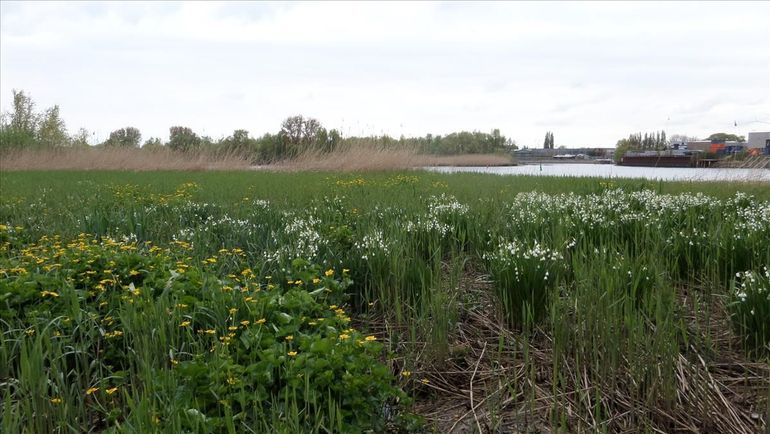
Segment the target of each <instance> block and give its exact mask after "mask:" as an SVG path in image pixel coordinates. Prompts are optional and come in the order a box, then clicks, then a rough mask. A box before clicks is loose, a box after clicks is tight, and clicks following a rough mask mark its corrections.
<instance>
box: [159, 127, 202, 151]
mask: <svg viewBox="0 0 770 434" xmlns="http://www.w3.org/2000/svg"><path fill="white" fill-rule="evenodd" d="M167 146H168V148H169V149H171V150H173V151H179V152H189V151H196V150H198V149H199V148H200V147H201V138H200V137H198V135H197V134H195V133H194V132H193V130H191V129H190V128H187V127H171V128H169V137H168V143H167Z"/></svg>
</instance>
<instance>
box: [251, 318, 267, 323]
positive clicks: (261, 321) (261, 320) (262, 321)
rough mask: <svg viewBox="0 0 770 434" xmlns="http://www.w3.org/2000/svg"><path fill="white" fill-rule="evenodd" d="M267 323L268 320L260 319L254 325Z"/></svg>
mask: <svg viewBox="0 0 770 434" xmlns="http://www.w3.org/2000/svg"><path fill="white" fill-rule="evenodd" d="M265 321H267V320H266V319H264V318H261V319H258V320H256V321H254V324H264V323H265Z"/></svg>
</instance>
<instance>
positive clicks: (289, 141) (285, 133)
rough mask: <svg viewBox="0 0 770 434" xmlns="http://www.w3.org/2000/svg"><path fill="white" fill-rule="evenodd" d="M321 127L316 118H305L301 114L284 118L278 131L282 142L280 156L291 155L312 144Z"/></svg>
mask: <svg viewBox="0 0 770 434" xmlns="http://www.w3.org/2000/svg"><path fill="white" fill-rule="evenodd" d="M322 128H323V127H322V126H321V123H320V122H319V121H318V120H317V119H313V118H309V117H308V118H305V117H303V116H302V115H296V116H290V117H288V118H286V119H284V121H283V122H282V123H281V132H280V133H278V135H279V136H280V137H281V142H282V144H283V149H282V150H281V154H282V155H281V156H288V157H293V156H295V155H297V154H299V153H300V152H301V151H303V150H305V149H308V148H310V147H312V146H314V145H315V144H316V140H317V139H318V135H319V132H320V130H321V129H322Z"/></svg>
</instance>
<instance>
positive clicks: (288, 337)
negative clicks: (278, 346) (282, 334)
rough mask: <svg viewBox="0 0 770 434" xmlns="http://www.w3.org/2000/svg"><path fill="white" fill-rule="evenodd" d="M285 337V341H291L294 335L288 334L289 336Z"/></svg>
mask: <svg viewBox="0 0 770 434" xmlns="http://www.w3.org/2000/svg"><path fill="white" fill-rule="evenodd" d="M285 339H286V340H287V341H293V340H294V336H292V335H289V336H286V338H285Z"/></svg>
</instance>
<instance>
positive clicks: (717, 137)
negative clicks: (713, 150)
mask: <svg viewBox="0 0 770 434" xmlns="http://www.w3.org/2000/svg"><path fill="white" fill-rule="evenodd" d="M708 140H711V141H712V142H714V143H723V142H741V143H743V142H745V141H746V137H744V136H738V135H736V134H729V133H714V134H712V135H710V136H708Z"/></svg>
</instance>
